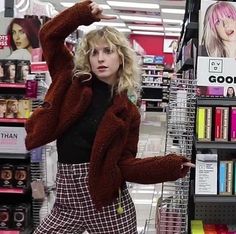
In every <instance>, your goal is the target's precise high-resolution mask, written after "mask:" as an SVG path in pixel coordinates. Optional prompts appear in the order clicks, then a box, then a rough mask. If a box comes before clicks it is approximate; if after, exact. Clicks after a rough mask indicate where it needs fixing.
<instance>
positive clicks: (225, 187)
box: [219, 161, 233, 195]
mask: <svg viewBox="0 0 236 234" xmlns="http://www.w3.org/2000/svg"><path fill="white" fill-rule="evenodd" d="M232 193H233V162H232V161H220V163H219V194H221V195H232Z"/></svg>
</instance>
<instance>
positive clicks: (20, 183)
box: [13, 165, 30, 188]
mask: <svg viewBox="0 0 236 234" xmlns="http://www.w3.org/2000/svg"><path fill="white" fill-rule="evenodd" d="M29 171H30V170H29V166H28V165H16V166H15V170H14V183H13V184H14V187H17V188H27V187H28V186H29V181H30V178H29Z"/></svg>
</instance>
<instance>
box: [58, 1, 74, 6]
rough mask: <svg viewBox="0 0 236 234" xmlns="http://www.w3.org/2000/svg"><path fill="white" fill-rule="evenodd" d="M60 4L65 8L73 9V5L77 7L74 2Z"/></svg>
mask: <svg viewBox="0 0 236 234" xmlns="http://www.w3.org/2000/svg"><path fill="white" fill-rule="evenodd" d="M60 4H61V5H62V6H64V7H72V6H73V5H75V3H74V2H60Z"/></svg>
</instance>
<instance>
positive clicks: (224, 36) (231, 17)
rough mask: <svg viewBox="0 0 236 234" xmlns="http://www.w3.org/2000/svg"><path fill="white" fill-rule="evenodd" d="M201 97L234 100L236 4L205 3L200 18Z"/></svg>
mask: <svg viewBox="0 0 236 234" xmlns="http://www.w3.org/2000/svg"><path fill="white" fill-rule="evenodd" d="M198 55H199V56H198V64H197V85H198V87H197V95H198V96H208V97H212V96H213V97H234V96H235V91H236V73H235V67H236V60H235V58H236V3H235V2H229V1H212V0H202V1H201V10H200V17H199V50H198Z"/></svg>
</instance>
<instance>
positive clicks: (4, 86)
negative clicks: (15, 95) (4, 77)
mask: <svg viewBox="0 0 236 234" xmlns="http://www.w3.org/2000/svg"><path fill="white" fill-rule="evenodd" d="M0 88H16V89H19V88H20V89H25V84H17V83H13V84H12V83H0Z"/></svg>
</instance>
